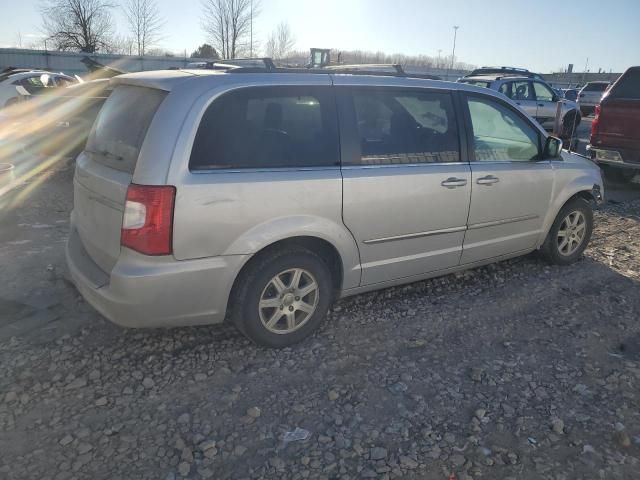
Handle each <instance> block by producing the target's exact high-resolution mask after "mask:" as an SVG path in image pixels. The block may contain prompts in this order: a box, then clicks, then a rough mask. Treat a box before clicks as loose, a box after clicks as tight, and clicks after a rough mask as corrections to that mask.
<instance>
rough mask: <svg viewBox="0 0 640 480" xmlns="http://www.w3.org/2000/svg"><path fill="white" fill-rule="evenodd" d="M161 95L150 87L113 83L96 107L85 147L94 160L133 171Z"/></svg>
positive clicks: (159, 91) (161, 93) (125, 170)
mask: <svg viewBox="0 0 640 480" xmlns="http://www.w3.org/2000/svg"><path fill="white" fill-rule="evenodd" d="M165 96H166V92H164V91H162V90H157V89H152V88H145V87H135V86H131V85H122V86H118V87H116V88H115V90H114V91H113V93H112V94H111V96H109V98H108V99H107V101H106V102H105V103H104V106H103V107H102V110H100V114H99V115H98V118H97V119H96V123H95V126H94V130H93V132H92V134H91V135H90V137H89V140H88V142H87V148H86V151H87V152H89V153H90V154H93V155H94V160H95V161H97V162H98V163H102V164H103V165H107V166H109V167H111V168H115V169H117V170H122V171H124V172H128V173H133V171H134V170H135V167H136V162H137V161H138V154H139V153H140V147H142V142H143V141H144V137H145V135H146V133H147V129H148V128H149V124H150V123H151V120H152V119H153V116H154V115H155V113H156V110H157V109H158V107H159V106H160V103H161V102H162V100H163V99H164V97H165Z"/></svg>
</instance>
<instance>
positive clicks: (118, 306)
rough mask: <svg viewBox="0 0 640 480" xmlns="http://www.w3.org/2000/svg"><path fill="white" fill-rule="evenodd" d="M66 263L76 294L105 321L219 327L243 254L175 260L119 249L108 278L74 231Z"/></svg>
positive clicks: (127, 324)
mask: <svg viewBox="0 0 640 480" xmlns="http://www.w3.org/2000/svg"><path fill="white" fill-rule="evenodd" d="M66 256H67V264H68V266H69V270H70V272H71V277H72V279H73V282H74V283H75V285H76V288H77V289H78V291H79V292H80V293H81V294H82V296H83V297H84V299H85V300H86V301H87V302H88V303H90V304H91V305H92V306H93V307H94V308H95V309H96V310H97V311H98V312H100V313H101V314H102V315H103V316H104V317H106V318H107V319H109V320H111V321H112V322H114V323H117V324H118V325H122V326H125V327H135V328H142V327H177V326H185V325H202V324H213V323H220V322H222V321H223V320H224V317H225V313H226V308H227V301H228V298H229V293H230V291H231V287H232V285H233V281H234V279H235V277H236V274H237V273H238V271H239V270H240V268H241V266H242V264H243V263H244V260H246V256H245V255H232V256H224V257H222V256H221V257H213V258H205V259H198V260H188V261H176V260H174V259H173V258H170V257H148V256H145V255H140V254H138V253H136V252H133V251H130V250H128V249H123V250H122V252H121V255H120V258H119V259H118V262H117V263H116V265H115V266H114V268H113V270H112V271H111V273H110V274H107V273H106V272H104V271H102V270H101V269H100V267H98V265H96V264H95V263H94V262H93V260H92V259H91V257H90V256H89V255H88V254H87V252H86V250H85V249H84V247H83V245H82V241H81V240H80V237H79V235H78V233H77V231H76V230H75V228H73V225H72V229H71V234H70V237H69V241H68V242H67V249H66Z"/></svg>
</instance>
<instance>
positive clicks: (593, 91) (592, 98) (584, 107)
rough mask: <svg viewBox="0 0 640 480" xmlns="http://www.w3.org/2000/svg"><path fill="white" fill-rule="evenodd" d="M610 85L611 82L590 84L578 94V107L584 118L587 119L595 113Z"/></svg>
mask: <svg viewBox="0 0 640 480" xmlns="http://www.w3.org/2000/svg"><path fill="white" fill-rule="evenodd" d="M609 85H610V84H609V82H589V83H587V84H586V85H585V86H584V87H582V90H580V92H579V93H578V105H579V106H580V112H581V113H582V115H583V116H585V117H586V116H587V115H589V114H590V113H593V112H594V111H595V109H596V105H598V104H599V103H600V100H602V96H603V95H604V92H606V91H607V88H609Z"/></svg>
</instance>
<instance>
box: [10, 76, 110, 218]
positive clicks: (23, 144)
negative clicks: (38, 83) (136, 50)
mask: <svg viewBox="0 0 640 480" xmlns="http://www.w3.org/2000/svg"><path fill="white" fill-rule="evenodd" d="M109 93H110V90H109V80H108V79H101V80H93V81H88V82H85V83H81V84H77V85H74V86H71V87H67V88H52V89H47V90H45V93H43V94H39V95H30V96H19V97H16V99H15V100H14V101H13V102H12V103H11V104H10V105H9V106H5V107H4V108H1V109H0V167H2V166H3V165H5V167H4V168H0V214H3V213H7V212H8V211H9V210H11V209H13V208H16V207H17V206H19V205H20V204H21V203H23V202H24V201H25V200H26V199H27V198H28V196H29V195H30V194H31V193H32V192H33V191H34V190H35V189H36V188H38V186H40V185H41V184H42V183H43V182H44V181H45V180H46V179H47V178H48V177H49V176H50V175H51V174H52V173H53V172H54V171H55V170H56V167H58V166H59V165H60V164H62V163H64V162H65V161H68V160H70V159H73V158H75V156H77V154H78V153H79V152H80V151H82V149H83V148H84V145H85V143H86V141H87V136H88V135H89V132H90V130H91V127H92V125H93V121H94V119H95V117H96V115H97V113H98V111H99V110H100V107H101V106H102V103H104V101H105V99H106V97H107V96H108V95H109ZM6 165H11V168H9V167H7V166H6ZM25 185H26V186H25ZM18 186H22V187H24V188H20V189H16V187H18ZM14 189H16V190H19V192H18V193H15V192H13V193H12V194H11V195H9V192H12V191H13V190H14Z"/></svg>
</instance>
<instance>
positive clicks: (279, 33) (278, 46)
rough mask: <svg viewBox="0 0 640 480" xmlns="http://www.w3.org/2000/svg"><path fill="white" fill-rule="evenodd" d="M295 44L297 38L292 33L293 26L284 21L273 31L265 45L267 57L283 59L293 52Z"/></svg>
mask: <svg viewBox="0 0 640 480" xmlns="http://www.w3.org/2000/svg"><path fill="white" fill-rule="evenodd" d="M294 46H295V40H294V38H293V34H292V33H291V28H290V27H289V24H288V23H286V22H282V23H280V25H278V27H277V28H276V29H275V30H274V31H273V32H271V35H270V36H269V39H268V40H267V43H266V45H265V52H266V55H267V57H271V58H275V59H282V58H286V57H287V56H288V55H289V53H291V51H292V50H293V47H294Z"/></svg>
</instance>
